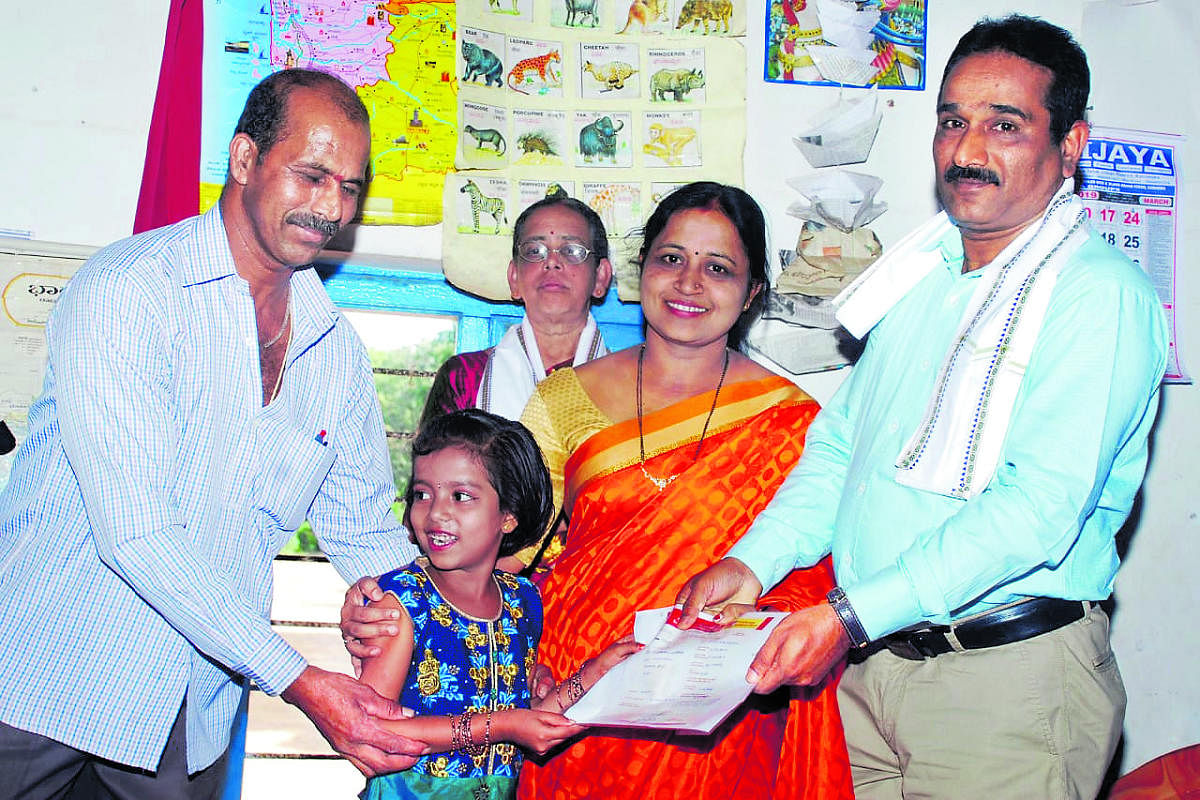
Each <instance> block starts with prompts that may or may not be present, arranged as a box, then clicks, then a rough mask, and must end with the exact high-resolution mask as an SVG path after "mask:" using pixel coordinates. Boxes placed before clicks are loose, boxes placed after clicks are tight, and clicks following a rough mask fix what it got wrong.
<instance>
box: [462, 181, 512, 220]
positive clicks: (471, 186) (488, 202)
mask: <svg viewBox="0 0 1200 800" xmlns="http://www.w3.org/2000/svg"><path fill="white" fill-rule="evenodd" d="M458 191H459V192H460V193H466V194H469V195H470V196H471V225H472V228H473V229H474V230H473V232H474V233H479V212H480V211H482V212H483V213H485V214H490V215H491V217H492V219H493V220H494V221H495V223H496V233H499V232H500V221H501V220H504V224H505V225H507V224H508V217H506V216H504V199H503V198H500V197H488V196H487V195H486V194H484V193H483V192H481V191H480V190H479V187H478V186H476V185H475V181H467V183H466V185H465V186H463V187H462V188H461V189H459V190H458Z"/></svg>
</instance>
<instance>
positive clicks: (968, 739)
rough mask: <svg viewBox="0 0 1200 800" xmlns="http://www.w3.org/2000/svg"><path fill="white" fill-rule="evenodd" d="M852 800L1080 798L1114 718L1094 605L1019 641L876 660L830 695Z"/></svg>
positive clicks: (1116, 684) (1117, 686) (1111, 737)
mask: <svg viewBox="0 0 1200 800" xmlns="http://www.w3.org/2000/svg"><path fill="white" fill-rule="evenodd" d="M838 703H839V705H840V707H841V712H842V722H843V724H844V725H845V727H846V743H847V745H848V747H849V750H850V765H851V770H852V773H853V777H854V791H855V796H856V797H858V798H859V800H881V799H882V798H887V799H888V800H892V799H893V798H976V797H979V798H983V797H987V798H1008V797H1011V798H1019V800H1042V798H1087V800H1092V798H1094V797H1095V796H1096V793H1097V792H1098V791H1099V789H1100V783H1101V781H1102V780H1103V778H1104V774H1105V771H1106V770H1107V768H1108V763H1109V761H1110V760H1111V759H1112V756H1113V752H1114V751H1115V750H1116V746H1117V741H1118V739H1119V738H1120V735H1121V726H1122V722H1123V720H1124V717H1125V687H1124V684H1123V683H1122V682H1121V673H1120V671H1119V670H1118V669H1117V662H1116V658H1115V657H1114V656H1113V653H1112V648H1111V647H1110V646H1109V640H1108V616H1107V615H1106V614H1105V613H1104V611H1103V610H1101V609H1100V608H1099V607H1093V608H1092V610H1091V611H1090V612H1089V613H1088V614H1087V616H1085V617H1084V618H1083V619H1081V620H1079V621H1078V622H1074V623H1071V624H1070V625H1067V626H1066V627H1063V628H1060V629H1058V630H1056V631H1051V632H1050V633H1046V634H1042V635H1041V636H1035V637H1033V638H1032V639H1027V640H1025V641H1023V642H1015V643H1013V644H1008V645H1003V646H1001V647H993V648H987V649H982V650H970V651H967V652H961V653H947V654H945V655H940V656H937V657H936V658H931V659H926V660H923V661H910V660H907V659H904V658H900V657H899V656H896V655H893V654H892V653H890V652H888V651H887V650H881V651H880V652H878V653H875V654H873V655H871V656H869V657H868V658H867V659H866V660H865V661H863V662H862V663H859V664H851V665H849V666H848V667H847V669H846V672H845V674H844V675H843V676H842V680H841V684H840V685H839V687H838Z"/></svg>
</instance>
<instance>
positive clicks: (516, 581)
mask: <svg viewBox="0 0 1200 800" xmlns="http://www.w3.org/2000/svg"><path fill="white" fill-rule="evenodd" d="M427 563H428V562H427V561H426V560H425V559H424V558H419V559H417V560H416V561H414V562H413V563H412V564H409V565H408V566H407V567H402V568H401V569H397V570H393V571H392V572H389V573H387V574H386V575H384V576H382V577H381V578H380V579H379V586H380V588H381V589H383V591H385V592H390V593H391V594H393V595H395V597H396V599H398V600H399V601H400V604H401V605H403V606H404V608H405V609H406V610H407V611H408V614H409V616H410V617H412V621H413V639H414V641H413V653H412V660H411V662H410V663H409V667H408V677H407V679H406V680H405V682H404V691H403V693H402V694H401V696H400V703H401V705H403V706H404V707H406V708H411V709H413V710H414V711H416V712H417V714H420V715H426V714H431V715H436V716H446V715H449V714H460V713H462V712H463V711H466V710H467V709H473V710H475V711H480V712H483V711H487V710H488V709H491V710H492V711H499V710H501V709H505V708H529V682H528V676H529V674H530V672H531V671H532V670H533V666H534V664H536V663H537V644H538V639H539V638H540V637H541V634H542V601H541V598H540V597H539V596H538V592H537V589H536V588H534V586H533V584H532V583H530V582H529V581H528V580H526V579H525V578H520V577H517V576H516V575H510V574H508V573H506V572H496V573H494V578H495V581H496V585H497V587H499V589H500V598H501V603H500V613H499V615H497V617H496V618H495V619H491V620H486V619H478V618H476V617H472V616H470V615H468V614H465V613H463V612H462V611H460V610H458V609H457V608H455V607H454V606H453V605H451V604H450V603H449V601H447V600H446V599H445V598H444V597H442V595H441V593H439V592H438V589H437V586H436V585H435V584H434V582H433V581H432V580H431V579H430V577H429V575H428V574H426V572H425V569H424V566H425V564H427ZM521 760H522V755H521V751H520V749H519V748H518V747H517V746H516V745H514V744H512V743H511V742H497V743H495V744H493V745H491V746H490V747H489V748H488V749H487V752H485V753H483V754H481V755H478V756H470V755H467V754H466V753H464V752H462V751H461V750H456V751H454V752H450V753H431V754H429V755H426V756H422V757H421V759H420V760H419V761H417V763H416V764H415V765H414V766H413V767H412V768H411V769H407V770H404V771H403V772H395V773H392V774H390V775H382V776H379V777H377V778H372V779H370V780H369V781H368V782H367V788H366V790H365V791H364V792H363V794H362V797H363V798H365V799H366V800H400V799H403V800H409V799H410V798H436V799H437V800H443V798H444V799H445V800H450V799H451V798H456V799H457V798H469V799H470V800H476V798H489V799H490V800H500V799H501V798H511V797H512V796H513V794H514V793H515V791H516V787H517V773H518V771H519V770H520V768H521Z"/></svg>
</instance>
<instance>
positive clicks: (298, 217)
mask: <svg viewBox="0 0 1200 800" xmlns="http://www.w3.org/2000/svg"><path fill="white" fill-rule="evenodd" d="M284 221H285V222H287V224H289V225H297V226H299V227H301V228H310V229H312V230H314V231H319V232H321V233H322V234H324V235H325V236H333V235H334V234H335V233H337V232H338V231H340V230H341V229H342V226H341V225H339V224H338V223H336V222H330V221H329V220H327V219H324V218H322V217H318V216H317V215H316V214H310V213H307V212H304V211H296V212H294V213H292V214H288V215H287V217H286V218H285V220H284Z"/></svg>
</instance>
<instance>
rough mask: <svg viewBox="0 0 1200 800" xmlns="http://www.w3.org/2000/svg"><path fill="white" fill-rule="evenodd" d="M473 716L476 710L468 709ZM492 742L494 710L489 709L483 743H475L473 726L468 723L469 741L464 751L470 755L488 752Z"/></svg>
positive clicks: (484, 726) (485, 719) (485, 720)
mask: <svg viewBox="0 0 1200 800" xmlns="http://www.w3.org/2000/svg"><path fill="white" fill-rule="evenodd" d="M467 713H468V714H470V715H471V716H472V717H474V716H475V712H474V711H468V712H467ZM491 743H492V710H491V709H490V708H489V709H488V710H487V716H486V717H485V718H484V722H483V744H475V734H474V732H473V731H472V730H471V726H470V725H469V724H468V725H467V743H466V744H465V745H463V748H462V751H463V752H464V753H466V754H467V755H469V756H481V755H483V754H484V753H486V752H487V750H488V747H489V746H490V745H491Z"/></svg>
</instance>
